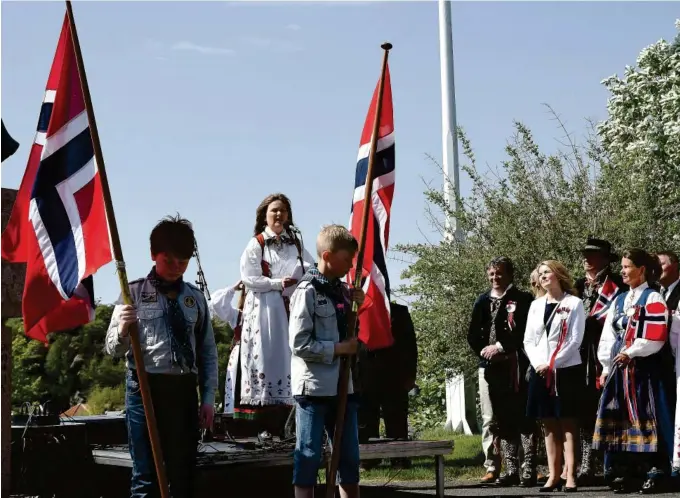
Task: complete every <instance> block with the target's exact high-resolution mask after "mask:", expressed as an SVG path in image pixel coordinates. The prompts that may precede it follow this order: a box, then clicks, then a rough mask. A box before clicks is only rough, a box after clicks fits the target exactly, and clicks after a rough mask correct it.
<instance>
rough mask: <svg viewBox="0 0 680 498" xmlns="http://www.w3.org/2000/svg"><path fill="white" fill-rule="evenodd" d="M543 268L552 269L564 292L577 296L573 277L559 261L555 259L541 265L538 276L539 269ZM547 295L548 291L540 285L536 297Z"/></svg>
mask: <svg viewBox="0 0 680 498" xmlns="http://www.w3.org/2000/svg"><path fill="white" fill-rule="evenodd" d="M541 266H547V267H548V268H550V271H552V272H553V274H554V275H555V276H556V277H557V280H558V281H559V282H560V287H561V288H562V290H563V291H564V292H566V293H567V294H571V295H574V296H575V295H576V289H575V288H574V279H573V278H572V277H571V274H570V273H569V270H567V268H566V267H565V266H564V265H563V264H562V263H560V262H559V261H556V260H554V259H548V260H546V261H542V262H541V263H539V265H538V266H537V267H536V270H535V271H536V274H537V276H538V273H539V272H538V269H539V268H540V267H541ZM545 294H546V290H545V289H544V288H543V287H542V286H541V285H540V283H539V285H538V290H537V291H536V297H541V296H544V295H545Z"/></svg>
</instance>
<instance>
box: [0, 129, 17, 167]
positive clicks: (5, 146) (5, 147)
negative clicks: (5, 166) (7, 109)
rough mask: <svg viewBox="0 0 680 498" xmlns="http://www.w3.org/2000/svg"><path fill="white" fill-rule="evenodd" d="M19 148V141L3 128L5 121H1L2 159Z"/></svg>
mask: <svg viewBox="0 0 680 498" xmlns="http://www.w3.org/2000/svg"><path fill="white" fill-rule="evenodd" d="M18 148H19V143H18V142H17V141H16V140H14V139H13V138H12V136H11V135H10V134H9V132H8V131H7V128H5V122H4V121H3V122H2V160H3V161H4V160H5V159H7V158H8V157H10V156H11V155H12V154H14V153H15V152H16V151H17V149H18Z"/></svg>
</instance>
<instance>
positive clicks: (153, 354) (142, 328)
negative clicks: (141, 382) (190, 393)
mask: <svg viewBox="0 0 680 498" xmlns="http://www.w3.org/2000/svg"><path fill="white" fill-rule="evenodd" d="M130 293H131V294H132V301H133V302H134V303H135V307H136V308H137V316H138V318H139V321H138V323H139V342H140V346H141V349H142V354H143V355H144V367H145V369H146V371H147V372H148V373H150V374H178V375H179V374H183V373H188V372H186V371H183V370H182V369H181V368H180V366H179V365H177V364H175V363H173V361H172V350H171V342H170V334H171V331H170V324H169V323H168V320H167V318H168V316H167V307H168V304H167V299H166V297H165V296H164V295H163V294H162V293H160V292H157V291H156V289H155V288H154V287H153V286H152V285H151V283H150V282H149V281H148V280H147V279H146V278H142V279H139V280H135V281H133V282H130ZM177 301H178V302H179V303H180V306H181V307H182V311H183V312H184V319H185V320H186V323H187V326H188V327H191V332H192V333H190V334H189V338H190V341H191V347H192V349H193V351H194V357H195V358H196V359H197V362H196V365H198V367H197V366H196V365H194V367H193V368H192V369H191V373H194V374H197V375H198V382H199V387H200V393H201V402H202V403H206V404H210V405H212V404H214V403H215V392H216V391H217V375H218V373H217V347H216V345H215V335H214V332H213V328H212V323H211V321H210V314H209V311H208V304H207V301H206V299H205V296H204V295H203V294H202V293H201V291H200V289H198V287H196V286H194V285H192V284H189V283H187V282H183V283H182V290H181V292H180V294H179V296H177ZM121 307H122V305H121V304H120V300H119V303H117V304H116V307H115V308H114V310H113V315H112V316H111V323H110V324H109V329H108V331H107V333H106V343H105V346H104V349H105V351H106V353H107V354H110V355H113V356H123V355H125V359H126V365H127V367H128V368H129V369H134V368H135V362H134V357H133V354H132V347H131V345H130V336H127V337H125V338H123V339H121V338H120V337H119V335H118V325H119V316H120V309H121ZM197 336H199V339H201V340H199V341H198V342H199V345H200V349H201V350H200V351H199V352H198V354H196V337H197ZM199 368H200V371H199Z"/></svg>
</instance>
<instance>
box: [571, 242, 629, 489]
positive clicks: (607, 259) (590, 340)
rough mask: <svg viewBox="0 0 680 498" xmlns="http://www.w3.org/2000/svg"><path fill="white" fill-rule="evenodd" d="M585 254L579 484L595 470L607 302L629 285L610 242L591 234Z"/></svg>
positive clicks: (585, 482)
mask: <svg viewBox="0 0 680 498" xmlns="http://www.w3.org/2000/svg"><path fill="white" fill-rule="evenodd" d="M581 254H582V255H583V269H584V270H585V272H586V276H585V277H583V278H579V279H578V280H577V281H576V290H577V292H578V295H579V297H580V298H581V300H582V301H583V307H584V308H585V312H586V317H587V318H586V328H585V332H584V335H583V342H582V343H581V349H580V351H581V362H582V365H584V375H585V377H586V390H585V392H584V397H583V410H582V411H581V416H580V417H579V425H580V436H581V437H580V439H581V469H580V471H579V473H578V481H579V484H581V485H582V486H585V485H588V484H589V481H591V482H592V479H593V476H594V473H595V469H594V466H595V465H594V462H593V456H592V451H593V450H592V445H593V431H594V430H595V419H596V418H597V408H598V404H599V402H600V395H601V394H602V391H601V389H600V386H599V384H598V379H599V377H600V373H601V372H602V365H600V362H599V361H598V360H597V346H598V344H599V342H600V336H601V335H602V327H603V326H604V319H605V315H606V311H607V309H608V304H607V303H611V302H613V300H614V297H616V296H617V295H618V294H620V293H621V292H625V291H626V290H628V286H627V285H625V284H624V283H623V280H621V277H620V276H619V275H618V274H615V273H613V272H612V269H611V264H612V263H613V262H614V261H616V260H617V259H618V258H617V255H616V254H615V253H614V252H612V247H611V244H610V243H609V242H608V241H606V240H602V239H596V238H592V237H589V238H588V239H587V240H586V244H585V246H584V247H583V249H582V250H581ZM598 303H599V304H598Z"/></svg>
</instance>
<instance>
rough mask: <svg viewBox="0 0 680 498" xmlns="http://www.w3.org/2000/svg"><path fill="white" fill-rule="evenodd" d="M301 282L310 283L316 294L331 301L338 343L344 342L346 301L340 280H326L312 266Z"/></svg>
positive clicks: (345, 333)
mask: <svg viewBox="0 0 680 498" xmlns="http://www.w3.org/2000/svg"><path fill="white" fill-rule="evenodd" d="M301 282H311V283H312V285H313V286H314V289H316V291H317V292H318V293H320V294H323V295H324V296H326V297H328V298H329V299H330V300H331V301H332V303H333V307H334V308H335V319H336V321H337V323H338V333H339V335H340V341H343V340H345V337H347V309H348V300H347V296H346V294H345V288H344V284H343V283H342V281H341V280H340V279H335V280H333V281H330V280H328V279H327V278H326V277H325V276H324V275H322V274H321V272H319V269H318V268H317V267H316V266H313V267H311V268H310V269H309V270H308V271H307V273H305V275H304V277H302V279H301Z"/></svg>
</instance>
